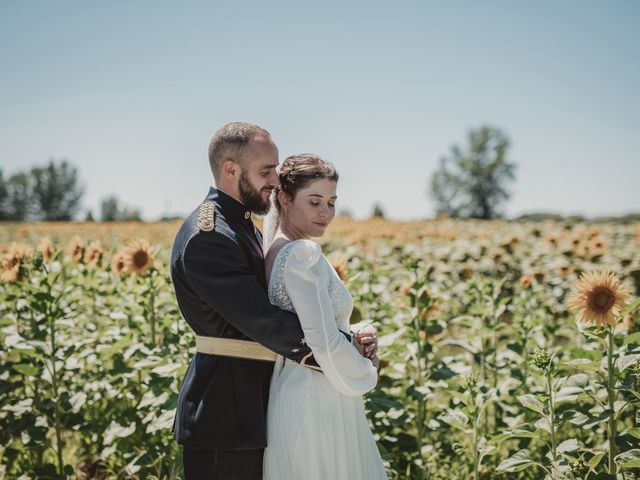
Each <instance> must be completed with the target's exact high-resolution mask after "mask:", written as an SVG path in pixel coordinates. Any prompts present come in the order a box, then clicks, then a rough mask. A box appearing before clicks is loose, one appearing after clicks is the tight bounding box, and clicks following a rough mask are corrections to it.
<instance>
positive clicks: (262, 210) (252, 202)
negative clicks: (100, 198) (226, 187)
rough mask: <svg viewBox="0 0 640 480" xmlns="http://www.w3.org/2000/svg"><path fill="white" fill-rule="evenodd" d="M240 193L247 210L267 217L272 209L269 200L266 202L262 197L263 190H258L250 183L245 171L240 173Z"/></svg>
mask: <svg viewBox="0 0 640 480" xmlns="http://www.w3.org/2000/svg"><path fill="white" fill-rule="evenodd" d="M238 189H239V191H240V200H242V203H243V204H244V206H245V207H246V209H247V210H249V211H250V212H253V213H255V214H257V215H265V214H266V213H267V212H268V211H269V209H270V208H271V202H270V201H269V198H267V199H266V200H264V199H263V198H262V195H260V192H261V190H256V189H255V188H254V187H253V185H251V183H250V182H249V176H248V175H247V174H246V172H245V171H244V169H243V170H242V171H241V173H240V181H239V184H238Z"/></svg>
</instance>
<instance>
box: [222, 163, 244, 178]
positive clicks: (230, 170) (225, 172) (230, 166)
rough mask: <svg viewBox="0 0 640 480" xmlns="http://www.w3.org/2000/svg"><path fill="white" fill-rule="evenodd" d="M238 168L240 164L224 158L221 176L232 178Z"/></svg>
mask: <svg viewBox="0 0 640 480" xmlns="http://www.w3.org/2000/svg"><path fill="white" fill-rule="evenodd" d="M239 170H240V166H239V165H238V164H237V163H236V162H234V161H233V160H225V162H224V163H223V164H222V176H223V177H227V178H234V177H235V175H236V172H237V171H239Z"/></svg>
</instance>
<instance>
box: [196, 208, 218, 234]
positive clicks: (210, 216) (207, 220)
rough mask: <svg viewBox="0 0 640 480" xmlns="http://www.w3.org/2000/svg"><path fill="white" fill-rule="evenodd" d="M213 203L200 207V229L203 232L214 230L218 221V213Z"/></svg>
mask: <svg viewBox="0 0 640 480" xmlns="http://www.w3.org/2000/svg"><path fill="white" fill-rule="evenodd" d="M213 207H214V205H213V202H204V203H203V204H202V205H200V206H199V207H198V228H199V229H200V231H201V232H210V231H211V230H213V227H214V225H215V221H216V211H215V210H214V208H213Z"/></svg>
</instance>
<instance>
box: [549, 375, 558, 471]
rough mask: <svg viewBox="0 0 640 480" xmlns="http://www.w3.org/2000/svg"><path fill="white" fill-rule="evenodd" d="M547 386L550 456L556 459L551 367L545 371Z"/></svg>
mask: <svg viewBox="0 0 640 480" xmlns="http://www.w3.org/2000/svg"><path fill="white" fill-rule="evenodd" d="M547 388H548V392H549V424H550V425H551V456H552V458H553V461H554V462H555V461H556V460H558V454H557V450H556V425H555V423H556V415H555V406H554V404H553V388H552V385H551V368H549V370H548V371H547Z"/></svg>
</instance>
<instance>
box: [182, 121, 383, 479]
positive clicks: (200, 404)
mask: <svg viewBox="0 0 640 480" xmlns="http://www.w3.org/2000/svg"><path fill="white" fill-rule="evenodd" d="M209 163H210V166H211V170H212V172H213V177H214V179H215V183H216V186H217V188H214V187H211V188H210V189H209V193H208V195H207V197H206V199H205V201H204V203H202V204H201V205H200V206H199V208H198V209H197V210H196V211H194V212H193V213H192V214H191V215H190V216H189V217H188V218H187V219H186V220H185V222H184V223H183V225H182V226H181V228H180V230H179V231H178V234H177V236H176V239H175V242H174V245H173V251H172V254H171V277H172V279H173V284H174V288H175V292H176V298H177V301H178V305H179V307H180V311H181V312H182V315H183V316H184V318H185V320H186V321H187V323H188V324H189V325H190V326H191V328H192V329H193V330H194V332H195V333H196V351H197V353H196V354H195V356H194V357H193V359H192V360H191V363H190V364H189V367H188V369H187V372H186V374H185V378H184V380H183V382H182V385H181V387H180V395H179V398H178V407H177V411H176V417H175V421H174V438H175V439H176V441H177V442H178V443H179V444H181V445H182V446H183V464H184V473H185V479H186V480H200V479H202V480H205V479H206V480H212V479H217V480H224V479H231V478H233V479H252V480H253V479H260V478H262V457H263V453H264V448H265V446H266V411H267V401H268V395H269V383H270V379H271V373H272V370H273V361H274V360H275V355H276V353H277V354H280V355H282V356H284V357H286V358H288V359H290V360H293V361H295V362H298V363H300V364H301V365H304V366H306V367H309V368H313V369H316V370H320V367H319V366H318V364H317V362H316V361H315V359H314V357H313V353H312V352H311V349H310V348H309V347H308V346H307V345H306V343H305V341H304V333H303V331H302V328H301V327H300V323H299V321H298V317H297V316H296V315H295V314H293V313H290V312H286V311H284V310H281V309H279V308H277V307H274V306H272V305H271V304H270V302H269V298H268V296H267V293H266V289H267V281H266V280H265V266H264V257H263V252H262V235H261V233H260V231H259V230H258V229H257V228H256V227H255V226H254V225H253V222H252V221H251V213H252V212H253V213H256V214H265V213H267V211H268V210H269V206H270V204H269V196H270V194H271V191H272V190H273V189H274V188H275V187H276V186H278V184H279V180H278V175H277V173H276V167H277V165H278V149H277V147H276V145H275V144H274V143H273V141H272V139H271V136H270V134H269V132H267V131H266V130H265V129H263V128H261V127H259V126H257V125H253V124H249V123H240V122H235V123H229V124H227V125H225V126H224V127H222V128H221V129H220V130H218V132H216V134H215V135H214V137H213V138H212V139H211V143H210V144H209ZM343 333H344V335H345V337H346V338H347V339H348V340H349V341H353V342H355V343H357V342H358V340H357V339H356V338H355V337H354V338H353V340H352V337H351V335H349V334H348V333H345V332H343ZM360 342H361V343H362V344H367V345H366V346H365V345H358V346H359V350H360V351H361V352H363V354H366V355H370V354H372V353H374V352H375V350H376V348H377V343H376V340H375V335H371V336H369V337H367V338H365V339H360Z"/></svg>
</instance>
